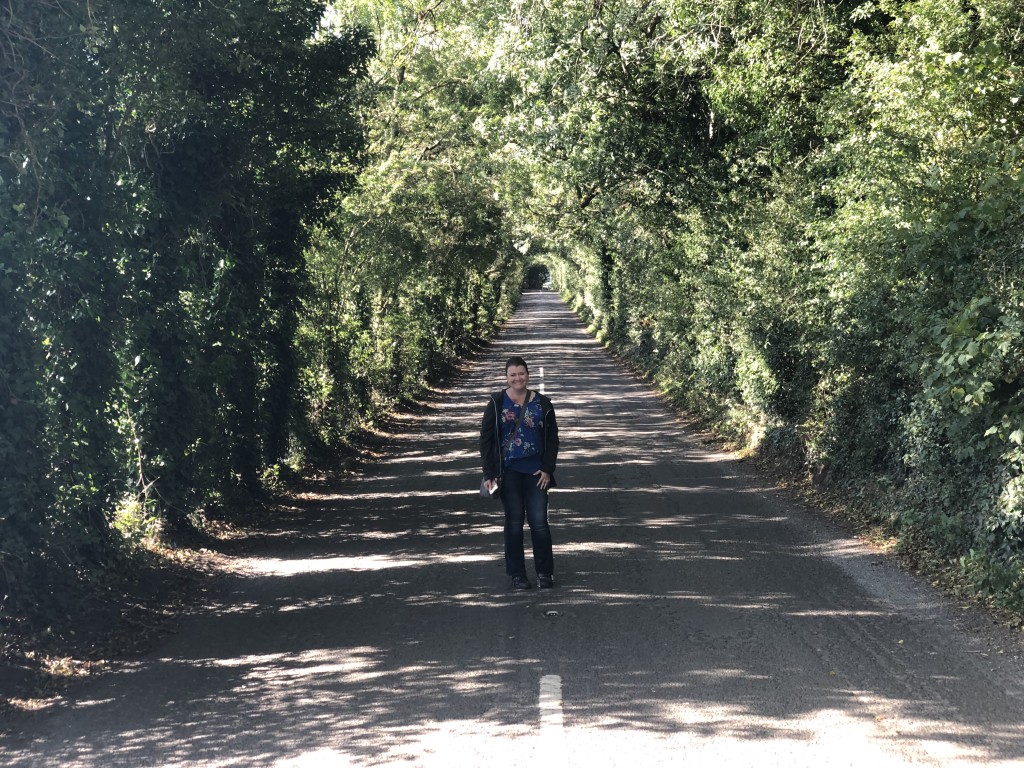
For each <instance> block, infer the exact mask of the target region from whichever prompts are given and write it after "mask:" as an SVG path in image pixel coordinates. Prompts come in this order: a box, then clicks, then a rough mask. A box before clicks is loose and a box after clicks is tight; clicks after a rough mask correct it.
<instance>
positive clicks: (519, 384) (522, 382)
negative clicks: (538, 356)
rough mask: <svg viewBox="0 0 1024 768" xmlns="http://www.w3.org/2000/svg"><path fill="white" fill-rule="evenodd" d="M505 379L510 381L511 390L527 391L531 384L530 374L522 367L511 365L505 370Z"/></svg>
mask: <svg viewBox="0 0 1024 768" xmlns="http://www.w3.org/2000/svg"><path fill="white" fill-rule="evenodd" d="M505 378H507V379H508V387H509V389H516V390H520V389H526V386H527V385H528V384H529V383H530V374H529V373H527V372H526V368H524V367H523V366H521V365H510V366H509V367H508V368H506V369H505Z"/></svg>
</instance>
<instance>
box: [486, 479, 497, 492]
mask: <svg viewBox="0 0 1024 768" xmlns="http://www.w3.org/2000/svg"><path fill="white" fill-rule="evenodd" d="M485 482H486V484H487V492H488V493H494V489H495V488H496V487H497V485H498V481H497V480H486V481H485Z"/></svg>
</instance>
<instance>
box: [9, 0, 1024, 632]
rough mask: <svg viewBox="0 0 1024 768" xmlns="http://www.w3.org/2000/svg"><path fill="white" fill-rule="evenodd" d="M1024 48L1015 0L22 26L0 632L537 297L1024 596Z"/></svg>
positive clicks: (327, 14)
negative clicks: (527, 295) (558, 300)
mask: <svg viewBox="0 0 1024 768" xmlns="http://www.w3.org/2000/svg"><path fill="white" fill-rule="evenodd" d="M1022 53H1024V28H1022V26H1021V22H1020V17H1019V14H1018V12H1017V9H1016V7H1015V5H1014V4H1013V3H1011V2H1009V0H979V1H978V2H974V3H963V2H959V1H958V2H952V0H917V1H916V2H904V1H898V0H877V1H876V2H859V1H851V2H837V3H820V2H807V1H806V0H773V2H766V1H765V0H729V2H726V1H725V0H713V1H712V2H688V1H686V0H643V1H642V2H635V1H634V0H630V1H628V2H627V0H585V1H584V0H529V2H527V0H504V1H503V2H498V1H497V0H484V1H483V2H468V0H424V2H402V3H391V2H389V3H384V2H376V1H375V0H336V1H335V2H326V1H324V2H314V1H313V0H257V1H255V2H254V1H253V0H244V1H243V0H224V2H221V3H217V4H211V3H196V2H185V1H184V0H159V1H158V0H152V1H151V2H139V3H134V2H126V1H125V0H92V2H90V3H65V2H58V1H57V0H11V2H9V3H7V6H6V8H5V12H4V14H3V19H2V21H0V68H2V77H0V211H2V215H3V217H4V227H3V230H2V233H0V306H2V311H0V423H2V424H3V430H2V432H0V558H2V560H3V568H2V570H0V573H2V574H3V580H4V582H5V586H4V594H5V595H7V598H6V599H7V602H6V603H5V604H4V606H3V608H2V610H3V611H7V612H8V613H9V612H11V611H14V612H18V611H22V612H24V611H28V610H36V609H37V608H38V606H53V605H55V600H56V599H55V598H54V595H57V594H61V593H62V592H61V590H62V588H63V587H65V586H67V585H68V584H73V583H77V582H80V581H82V580H83V579H84V578H85V576H83V574H87V573H92V572H95V571H96V570H103V569H105V568H116V567H121V566H120V565H119V564H123V563H124V562H125V558H130V557H131V556H132V552H133V551H134V550H133V547H134V546H135V545H136V544H137V543H138V541H139V539H141V538H142V537H144V536H147V535H151V534H153V533H154V532H156V531H161V530H162V531H165V532H177V533H182V532H185V533H187V532H189V531H191V530H194V529H195V528H197V527H202V524H203V520H204V518H205V517H206V516H209V515H211V514H215V513H216V510H217V509H219V508H224V507H225V506H229V505H232V504H236V503H238V502H239V501H241V500H245V499H253V498H259V497H260V495H261V494H262V493H263V492H264V490H265V489H266V487H267V486H268V484H269V483H272V482H273V480H274V478H276V477H278V476H279V474H280V473H281V472H282V471H287V470H289V468H290V469H291V470H302V469H303V468H308V467H310V466H312V465H316V464H323V463H325V462H330V461H331V457H332V456H335V455H337V453H338V451H339V450H340V449H341V448H342V447H343V446H344V445H345V443H346V441H347V440H348V439H350V437H351V436H352V434H353V433H354V432H355V431H356V430H358V429H359V428H360V427H362V426H365V425H367V424H369V423H372V422H373V421H374V420H375V419H377V418H378V417H379V416H380V415H381V414H382V413H384V412H386V411H387V410H388V409H390V408H393V407H394V406H395V405H396V404H398V403H400V402H401V401H403V400H404V399H407V398H409V397H412V396H414V395H415V394H416V393H417V392H418V391H419V390H420V389H421V388H422V387H423V386H424V384H425V383H426V382H427V381H428V380H429V379H430V377H431V376H432V375H433V374H434V373H436V372H437V371H438V370H440V369H441V368H442V367H443V366H444V365H446V364H448V363H451V362H452V361H454V360H456V359H458V358H459V356H461V355H463V354H465V353H466V352H467V350H469V349H470V348H471V345H472V344H473V343H474V342H475V341H478V340H480V339H483V338H486V337H487V336H488V334H489V333H491V331H492V330H493V329H494V328H495V327H496V325H497V324H499V323H500V322H501V320H502V319H503V318H504V317H506V316H507V314H508V312H509V311H510V310H511V308H512V307H513V306H514V304H515V302H516V300H517V297H518V294H519V290H520V289H521V287H522V286H523V284H524V280H526V279H527V277H528V271H529V270H530V268H531V267H533V268H535V269H534V270H533V272H531V273H530V274H531V275H532V277H531V278H530V279H531V280H536V279H539V277H538V276H539V275H541V274H543V273H545V272H546V274H548V275H550V278H551V280H552V282H553V284H554V286H555V287H556V288H557V289H558V290H560V291H561V292H562V294H563V296H564V297H565V298H566V300H567V301H569V302H570V303H571V305H572V306H573V307H574V308H575V309H576V311H577V312H579V314H580V315H581V316H582V317H583V318H584V319H585V320H586V321H587V322H588V323H590V324H591V327H592V330H593V331H594V333H596V334H597V335H598V337H599V338H601V339H602V340H604V341H606V342H607V343H609V344H610V345H612V346H614V347H615V348H616V349H617V350H618V351H619V352H620V353H621V354H622V355H623V356H625V357H626V358H628V359H629V360H630V361H631V362H632V363H633V364H635V365H636V366H637V367H638V368H640V369H642V370H643V371H645V372H647V374H649V376H650V377H651V378H652V380H654V381H656V382H657V383H658V384H659V385H660V386H661V387H662V388H663V389H664V391H665V392H666V393H668V394H669V395H670V396H671V397H672V398H674V399H675V400H676V401H677V402H678V403H679V404H680V405H681V406H683V407H685V408H687V409H689V410H690V411H691V412H694V413H696V414H699V415H701V416H702V417H703V418H705V419H708V420H709V421H711V422H714V423H715V424H717V425H718V427H719V428H720V429H721V430H723V431H724V432H726V433H727V434H730V435H731V436H733V437H734V438H735V439H737V440H738V441H740V442H743V443H747V444H749V445H751V446H754V447H756V448H757V449H758V450H760V451H761V452H762V453H764V454H765V455H769V456H773V457H775V458H777V459H779V460H780V461H784V462H786V463H787V464H788V465H789V466H790V467H796V468H798V469H799V471H801V472H805V473H807V474H808V475H810V476H813V477H814V478H817V479H819V480H823V481H827V482H828V483H830V484H831V486H832V487H842V488H846V489H848V491H849V493H850V495H851V496H852V497H854V498H858V499H861V500H862V504H863V506H864V509H865V510H866V512H865V514H867V515H869V516H874V517H875V518H877V519H880V520H884V521H886V522H888V523H890V524H891V525H893V526H894V528H895V529H897V530H899V531H900V532H901V534H902V535H903V536H904V538H905V540H907V541H914V542H921V541H924V542H927V543H928V546H929V547H930V548H931V550H932V551H933V552H935V553H936V554H937V556H939V557H940V558H942V559H944V560H946V561H948V562H950V563H954V564H956V567H958V568H960V569H961V570H962V571H963V572H964V573H966V574H968V575H969V576H970V577H971V578H973V579H974V580H975V582H976V583H977V585H978V587H979V588H980V589H981V590H982V591H985V592H987V593H990V594H992V595H994V596H996V597H998V599H1000V600H1001V601H1003V602H1004V603H1006V604H1008V605H1016V606H1018V607H1019V606H1020V605H1022V604H1024V395H1022V392H1024V388H1022V382H1024V286H1022V277H1024V266H1022V265H1024V254H1022V253H1021V250H1022V242H1024V240H1022V212H1024V187H1022V183H1021V182H1022V177H1021V173H1022V164H1024V160H1022V157H1024V155H1022V149H1024V145H1022V133H1021V131H1022V127H1024V125H1022V123H1024V117H1022V115H1024V113H1022V110H1021V105H1020V100H1021V98H1022V96H1024V80H1022V70H1021V56H1022ZM538 269H539V270H540V271H537V270H538ZM56 602H59V601H56Z"/></svg>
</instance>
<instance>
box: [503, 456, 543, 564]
mask: <svg viewBox="0 0 1024 768" xmlns="http://www.w3.org/2000/svg"><path fill="white" fill-rule="evenodd" d="M501 503H502V506H504V507H505V573H507V574H508V575H509V576H525V575H526V555H525V553H524V551H523V524H524V523H525V522H529V523H530V539H531V540H532V541H533V565H534V567H535V568H536V569H537V574H538V575H544V576H553V575H554V572H555V571H554V568H555V564H554V556H553V555H552V553H551V529H550V528H548V492H547V491H544V490H541V489H540V488H538V487H537V476H536V475H524V474H523V473H522V472H516V471H515V470H511V469H506V470H505V474H504V475H503V476H502V478H501Z"/></svg>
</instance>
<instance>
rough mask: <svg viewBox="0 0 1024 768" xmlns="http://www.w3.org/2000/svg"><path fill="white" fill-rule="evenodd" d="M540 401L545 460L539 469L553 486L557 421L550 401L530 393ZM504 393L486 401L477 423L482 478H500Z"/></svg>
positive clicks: (498, 393)
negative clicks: (548, 476)
mask: <svg viewBox="0 0 1024 768" xmlns="http://www.w3.org/2000/svg"><path fill="white" fill-rule="evenodd" d="M530 391H531V392H532V393H533V394H534V396H536V398H537V399H538V400H539V401H540V407H541V430H542V431H543V433H544V461H543V463H542V464H541V469H542V470H543V471H545V472H547V473H548V474H549V475H551V486H550V487H552V488H554V487H555V460H556V459H557V458H558V422H556V421H555V409H554V406H552V405H551V401H550V400H549V399H548V398H546V397H545V396H544V395H542V394H541V393H540V392H537V391H536V390H530ZM504 397H505V390H501V391H500V392H495V393H494V394H492V395H491V396H490V398H489V399H488V401H487V408H486V409H484V417H483V421H482V422H481V424H480V460H481V461H482V462H483V467H484V477H485V478H486V479H488V480H493V479H494V478H496V477H500V476H501V473H502V470H503V469H504V467H503V466H502V462H501V402H502V400H503V399H504Z"/></svg>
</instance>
